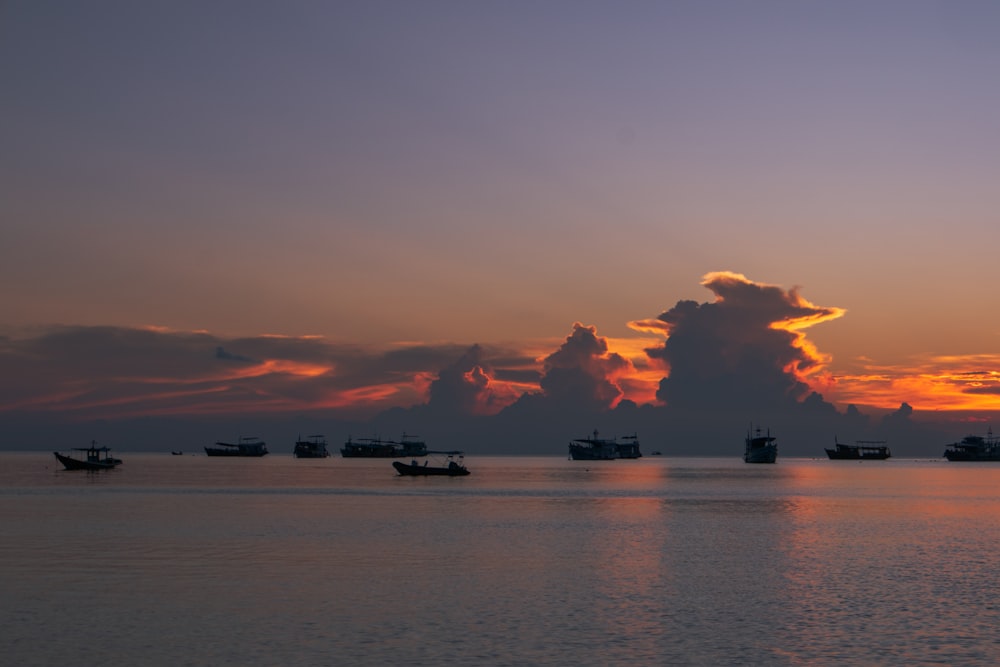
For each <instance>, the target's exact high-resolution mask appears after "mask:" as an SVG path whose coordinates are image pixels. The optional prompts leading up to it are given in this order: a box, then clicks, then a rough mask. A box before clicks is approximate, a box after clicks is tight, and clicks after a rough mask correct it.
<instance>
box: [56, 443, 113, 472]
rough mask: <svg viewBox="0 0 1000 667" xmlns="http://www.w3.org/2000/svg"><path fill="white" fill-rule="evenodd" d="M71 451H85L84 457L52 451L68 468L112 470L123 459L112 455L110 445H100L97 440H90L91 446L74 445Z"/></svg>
mask: <svg viewBox="0 0 1000 667" xmlns="http://www.w3.org/2000/svg"><path fill="white" fill-rule="evenodd" d="M70 451H73V452H83V457H82V458H81V457H77V456H73V455H72V454H70V455H66V454H60V453H59V452H52V453H53V454H55V457H56V460H57V461H59V463H61V464H63V466H65V468H66V470H110V469H111V468H114V467H115V466H119V465H121V463H122V460H121V459H116V458H114V457H113V456H111V450H110V449H109V448H108V447H98V446H97V441H96V440H91V441H90V447H74V448H73V449H72V450H70Z"/></svg>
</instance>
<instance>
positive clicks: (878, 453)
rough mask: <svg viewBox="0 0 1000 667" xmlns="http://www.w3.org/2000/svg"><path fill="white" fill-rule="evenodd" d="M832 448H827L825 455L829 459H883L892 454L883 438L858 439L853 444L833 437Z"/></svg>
mask: <svg viewBox="0 0 1000 667" xmlns="http://www.w3.org/2000/svg"><path fill="white" fill-rule="evenodd" d="M833 444H834V449H830V448H827V449H826V455H827V456H829V457H830V458H831V459H837V460H845V461H854V460H862V459H870V460H873V461H884V460H885V459H887V458H889V457H890V456H892V453H891V452H890V451H889V448H888V447H887V446H886V441H885V440H858V441H856V442H855V443H854V444H853V445H845V444H843V443H840V442H837V438H836V436H834V438H833Z"/></svg>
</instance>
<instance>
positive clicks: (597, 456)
mask: <svg viewBox="0 0 1000 667" xmlns="http://www.w3.org/2000/svg"><path fill="white" fill-rule="evenodd" d="M569 456H570V458H571V459H573V460H574V461H613V460H615V459H617V458H621V457H619V456H618V451H617V450H616V449H612V448H609V447H586V446H584V445H570V446H569Z"/></svg>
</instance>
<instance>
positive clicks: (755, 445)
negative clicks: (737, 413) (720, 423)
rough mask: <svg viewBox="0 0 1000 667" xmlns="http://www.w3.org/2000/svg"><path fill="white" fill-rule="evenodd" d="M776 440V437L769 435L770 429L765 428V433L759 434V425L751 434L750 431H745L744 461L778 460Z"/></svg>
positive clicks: (771, 461) (770, 461)
mask: <svg viewBox="0 0 1000 667" xmlns="http://www.w3.org/2000/svg"><path fill="white" fill-rule="evenodd" d="M751 430H753V429H752V427H751ZM776 440H777V438H776V437H774V436H772V435H771V429H768V430H767V434H766V435H761V433H760V427H759V426H758V427H757V430H756V431H755V432H754V434H753V435H752V436H751V434H750V431H747V437H746V443H745V444H746V446H745V448H744V450H743V460H744V461H745V462H746V463H774V462H775V461H777V460H778V444H777V442H775V441H776Z"/></svg>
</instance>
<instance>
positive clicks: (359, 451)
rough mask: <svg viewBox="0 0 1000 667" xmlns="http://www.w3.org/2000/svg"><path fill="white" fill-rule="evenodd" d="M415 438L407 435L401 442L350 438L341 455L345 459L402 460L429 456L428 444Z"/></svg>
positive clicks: (341, 450) (342, 448) (404, 435)
mask: <svg viewBox="0 0 1000 667" xmlns="http://www.w3.org/2000/svg"><path fill="white" fill-rule="evenodd" d="M413 438H414V436H411V435H407V434H406V433H404V434H403V437H402V438H401V439H399V440H382V439H381V438H358V439H357V440H352V439H351V438H348V439H347V442H345V443H344V446H343V447H341V449H340V455H341V456H343V457H344V458H345V459H357V458H362V459H402V458H413V457H415V456H427V444H426V443H424V442H422V441H420V440H414V439H413Z"/></svg>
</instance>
